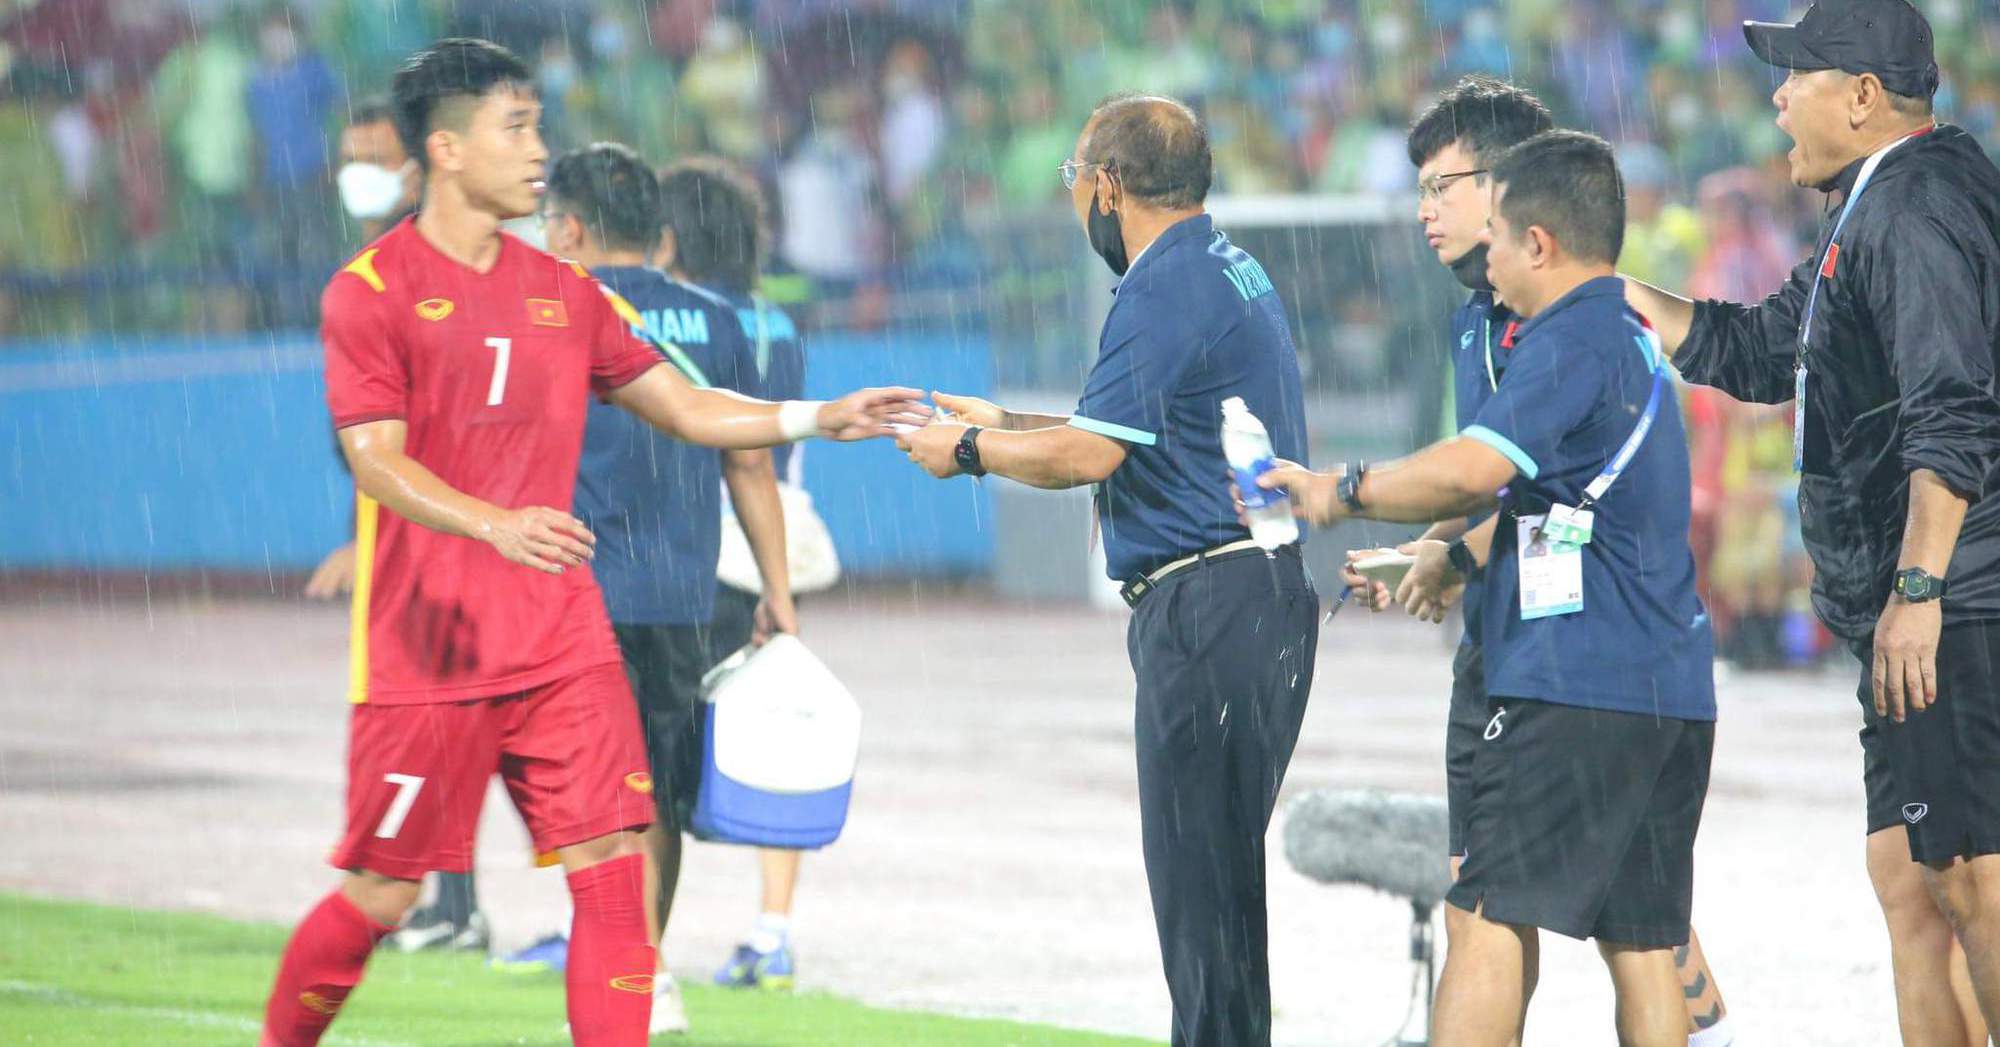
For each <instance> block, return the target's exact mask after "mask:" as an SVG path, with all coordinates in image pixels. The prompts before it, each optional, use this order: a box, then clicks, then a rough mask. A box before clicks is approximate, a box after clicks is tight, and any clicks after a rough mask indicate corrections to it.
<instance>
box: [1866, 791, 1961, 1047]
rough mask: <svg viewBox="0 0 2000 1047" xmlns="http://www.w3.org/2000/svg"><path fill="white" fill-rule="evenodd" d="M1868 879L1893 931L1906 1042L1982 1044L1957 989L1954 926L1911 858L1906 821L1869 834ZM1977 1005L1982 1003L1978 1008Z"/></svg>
mask: <svg viewBox="0 0 2000 1047" xmlns="http://www.w3.org/2000/svg"><path fill="white" fill-rule="evenodd" d="M1868 880H1869V882H1870V883H1872V884H1874V886H1875V900H1876V901H1877V902H1879V903H1880V904H1881V906H1882V919H1883V921H1884V922H1885V923H1886V924H1887V925H1888V929H1889V967H1890V970H1891V972H1892V973H1893V977H1894V979H1895V986H1896V1025H1897V1028H1898V1029H1899V1030H1900V1031H1901V1033H1902V1037H1903V1042H1904V1043H1905V1044H1910V1045H1912V1047H1928V1045H1930V1044H1976V1043H1979V1042H1981V1041H1979V1040H1974V1039H1973V1038H1972V1031H1971V1030H1970V1029H1968V1028H1967V1027H1966V1022H1965V1011H1964V1010H1963V1009H1962V1008H1961V1005H1960V1002H1959V998H1958V996H1957V994H1955V993H1953V992H1952V987H1951V943H1952V933H1951V924H1950V923H1949V922H1948V921H1947V920H1946V919H1945V916H1944V910H1943V909H1941V908H1939V906H1938V903H1937V901H1936V899H1934V898H1932V897H1931V894H1930V891H1929V890H1928V889H1927V888H1926V887H1925V886H1924V876H1923V866H1921V865H1918V864H1917V863H1916V862H1913V861H1911V860H1910V842H1909V836H1908V835H1907V834H1906V833H1905V832H1904V830H1903V827H1902V826H1900V825H1896V826H1891V827H1890V828H1887V829H1883V830H1881V831H1880V832H1875V833H1870V834H1869V836H1868ZM1975 1009H1976V1007H1975Z"/></svg>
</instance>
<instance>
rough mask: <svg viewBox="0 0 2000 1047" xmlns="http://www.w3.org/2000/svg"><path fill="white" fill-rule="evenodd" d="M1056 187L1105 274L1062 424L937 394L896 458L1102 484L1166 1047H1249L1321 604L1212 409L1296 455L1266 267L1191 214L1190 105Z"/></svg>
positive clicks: (1300, 405) (1099, 123) (1144, 107)
mask: <svg viewBox="0 0 2000 1047" xmlns="http://www.w3.org/2000/svg"><path fill="white" fill-rule="evenodd" d="M1051 160H1053V158H1051ZM1060 169H1061V173H1062V177H1063V181H1064V184H1065V186H1067V187H1068V188H1069V190H1070V194H1071V200H1072V202H1073V204H1074V205H1075V207H1076V211H1077V217H1078V219H1079V220H1080V221H1081V222H1082V224H1083V226H1084V229H1085V232H1086V233H1087V235H1088V237H1089V240H1090V244H1091V247H1092V248H1093V249H1094V250H1096V252H1097V253H1098V255H1099V256H1100V257H1102V258H1103V259H1104V261H1105V262H1106V264H1108V265H1109V266H1110V267H1111V269H1112V271H1113V272H1115V273H1117V274H1119V275H1120V276H1123V277H1124V280H1123V282H1121V283H1120V284H1119V285H1118V292H1117V300H1116V302H1115V303H1114V304H1113V305H1112V307H1111V313H1110V315H1109V316H1108V317H1106V318H1105V322H1104V330H1103V333H1102V335H1101V336H1100V338H1099V342H1098V352H1097V364H1096V366H1095V367H1094V368H1093V369H1092V370H1091V373H1090V377H1089V379H1088V380H1087V381H1086V383H1085V388H1084V393H1083V399H1082V402H1081V403H1079V404H1078V406H1077V411H1076V414H1075V415H1073V416H1071V417H1069V418H1057V417H1050V416H1036V415H1018V414H1014V413H1012V412H1008V411H1004V410H1002V409H1001V408H999V407H996V406H994V405H992V404H989V403H985V402H984V401H974V400H967V399H965V398H960V397H941V398H940V402H946V403H950V404H952V405H954V406H955V407H957V408H958V410H959V414H960V419H959V423H933V424H931V425H929V426H927V427H925V428H923V429H919V430H916V431H914V432H911V433H908V434H906V435H904V436H903V437H901V438H900V441H899V443H900V445H901V446H902V447H903V448H904V449H905V450H907V451H908V452H909V454H910V457H911V459H912V460H914V461H916V462H918V463H919V464H921V465H922V466H923V467H924V468H925V469H927V470H928V471H929V472H931V473H932V474H933V475H936V476H939V477H945V476H952V475H956V474H957V473H959V472H967V473H971V474H973V475H979V474H981V473H985V472H992V473H996V474H998V475H1001V476H1005V477H1008V478H1010V479H1013V480H1018V481H1020V482H1022V483H1027V484H1032V485H1034V486H1037V487H1047V488H1063V487H1075V486H1078V485H1081V484H1097V485H1098V497H1097V515H1098V519H1099V521H1100V523H1101V524H1102V527H1103V536H1104V545H1105V554H1106V558H1107V560H1108V562H1109V568H1110V574H1111V576H1112V578H1114V579H1116V580H1118V581H1121V582H1124V583H1126V584H1125V589H1124V591H1125V598H1126V600H1127V602H1129V603H1130V604H1131V605H1132V607H1133V615H1132V623H1131V626H1130V629H1129V631H1128V633H1127V641H1126V646H1127V650H1128V653H1129V655H1130V657H1131V659H1132V667H1133V670H1134V672H1135V674H1136V675H1137V677H1138V701H1137V724H1136V735H1137V738H1136V742H1137V749H1138V762H1139V816H1140V823H1141V830H1142V837H1143V840H1144V847H1145V857H1146V878H1147V882H1148V884H1149V885H1150V886H1151V888H1152V896H1153V915H1154V920H1155V922H1156V923H1157V925H1158V930H1159V936H1160V953H1161V957H1162V960H1163V961H1164V964H1165V967H1166V975H1167V987H1168V990H1169V993H1170V994H1171V996H1172V997H1173V1003H1174V1016H1173V1042H1174V1043H1175V1044H1177V1045H1187V1044H1201V1045H1204V1047H1208V1045H1219V1044H1256V1045H1261V1044H1268V1043H1269V1042H1270V1039H1271V987H1270V970H1269V966H1268V963H1267V957H1266V952H1267V950H1266V927H1265V911H1264V864H1265V857H1264V833H1265V830H1266V829H1268V828H1269V826H1270V821H1271V809H1272V805H1273V804H1274V803H1275V802H1276V800H1277V795H1278V786H1279V784H1280V783H1282V782H1283V780H1284V776H1285V768H1286V766H1287V765H1288V764H1289V763H1290V762H1291V757H1292V748H1293V746H1294V745H1295V744H1296V743H1297V741H1298V734H1299V721H1300V719H1301V717H1303V716H1304V714H1305V705H1306V695H1307V692H1308V691H1310V690H1311V688H1312V676H1313V662H1314V653H1315V647H1316V645H1317V643H1318V631H1319V624H1318V620H1317V619H1318V613H1317V612H1318V603H1319V600H1318V597H1317V596H1316V595H1315V594H1314V592H1313V588H1312V582H1311V580H1310V579H1309V578H1308V577H1307V576H1306V571H1305V567H1304V564H1303V563H1302V562H1301V560H1300V556H1299V549H1298V546H1297V545H1296V544H1293V545H1289V546H1285V547H1282V548H1280V549H1277V550H1275V551H1273V552H1271V553H1266V552H1265V551H1264V550H1263V549H1260V548H1258V547H1257V546H1256V545H1255V544H1254V543H1252V542H1251V541H1250V540H1249V537H1250V536H1249V532H1248V531H1247V530H1246V529H1245V528H1244V526H1243V525H1242V523H1241V522H1240V521H1238V520H1237V518H1236V510H1235V507H1234V505H1233V504H1232V502H1231V499H1230V495H1229V486H1228V479H1227V478H1228V467H1227V465H1226V464H1225V462H1224V459H1223V455H1222V437H1221V427H1222V402H1223V401H1224V400H1226V399H1228V398H1230V397H1242V398H1243V400H1244V402H1245V404H1246V405H1247V406H1248V407H1249V408H1250V411H1251V413H1253V414H1255V415H1256V416H1257V417H1258V418H1259V419H1261V420H1262V421H1263V423H1264V425H1265V427H1266V428H1267V429H1268V430H1269V431H1270V434H1271V442H1272V445H1273V446H1274V448H1275V449H1276V451H1277V453H1278V454H1279V455H1282V456H1287V457H1293V458H1297V457H1299V456H1301V455H1303V454H1304V452H1305V425H1304V411H1305V407H1304V396H1303V394H1302V392H1301V382H1300V377H1299V365H1298V356H1297V354H1296V352H1295V350H1294V349H1293V347H1292V338H1291V334H1290V332H1289V331H1288V330H1287V328H1286V326H1285V309H1284V305H1283V303H1281V302H1280V301H1279V299H1278V295H1277V292H1276V290H1275V289H1274V288H1273V287H1272V286H1271V281H1270V278H1269V277H1268V276H1267V275H1266V274H1265V272H1264V269H1263V267H1262V266H1260V265H1259V264H1257V260H1256V259H1254V258H1252V257H1250V256H1249V255H1248V254H1245V253H1244V252H1243V251H1242V250H1241V249H1239V248H1237V247H1235V246H1234V245H1232V244H1231V243H1230V242H1229V238H1228V237H1226V236H1224V235H1223V234H1222V233H1220V232H1218V231H1216V229H1215V227H1214V224H1213V223H1212V222H1211V221H1210V219H1209V217H1208V215H1207V214H1206V213H1205V212H1203V210H1202V201H1203V199H1204V198H1205V197H1206V196H1207V194H1208V186H1209V181H1210V176H1211V173H1212V164H1211V161H1210V158H1209V149H1208V137H1207V132H1206V130H1205V129H1204V128H1203V127H1202V125H1201V123H1200V121H1199V120H1198V119H1197V118H1196V117H1195V114H1194V113H1193V111H1191V110H1189V109H1188V107H1187V106H1185V105H1183V104H1181V103H1179V102H1176V101H1172V100H1170V99H1165V98H1154V97H1139V96H1124V97H1118V98H1113V99H1111V100H1109V101H1106V102H1105V103H1103V104H1102V105H1100V106H1098V108H1097V110H1096V112H1094V113H1092V114H1091V117H1090V120H1089V122H1088V123H1086V124H1085V125H1084V128H1083V133H1082V135H1081V136H1080V137H1079V138H1078V141H1077V146H1076V152H1075V154H1074V155H1073V156H1071V158H1070V159H1069V160H1068V161H1066V162H1064V163H1063V164H1062V165H1061V168H1060ZM964 423H969V424H964ZM1077 540H1078V541H1082V540H1083V536H1082V535H1078V536H1077Z"/></svg>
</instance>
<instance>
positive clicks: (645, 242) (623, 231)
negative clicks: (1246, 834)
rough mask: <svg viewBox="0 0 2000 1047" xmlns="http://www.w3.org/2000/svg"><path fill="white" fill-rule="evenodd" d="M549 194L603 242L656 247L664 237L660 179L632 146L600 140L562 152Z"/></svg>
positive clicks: (613, 247)
mask: <svg viewBox="0 0 2000 1047" xmlns="http://www.w3.org/2000/svg"><path fill="white" fill-rule="evenodd" d="M549 199H550V201H551V202H552V203H554V204H555V205H556V207H557V208H558V209H560V210H563V211H567V212H568V213H570V214H573V215H575V216H576V217H577V218H578V219H579V220H581V221H582V222H583V226H584V228H585V229H588V230H589V231H590V238H591V239H592V240H595V241H596V242H597V243H598V245H599V246H601V247H605V248H608V249H610V250H614V251H651V250H652V249H653V246H654V245H655V244H658V243H659V242H660V180H659V179H658V178H656V177H655V176H654V175H653V169H652V168H650V167H647V166H646V161H644V160H641V159H640V158H639V154H638V153H636V152H634V151H633V150H632V147H631V146H627V145H620V144H619V143H617V142H597V143H594V144H591V145H587V146H584V147H583V148H582V149H572V150H570V151H569V152H567V153H564V154H563V155H561V156H559V157H557V158H556V162H555V163H554V164H553V165H551V166H550V168H549Z"/></svg>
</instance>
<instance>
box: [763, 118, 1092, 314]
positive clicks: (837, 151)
mask: <svg viewBox="0 0 2000 1047" xmlns="http://www.w3.org/2000/svg"><path fill="white" fill-rule="evenodd" d="M862 106H863V99H862V87H861V85H860V84H859V83H858V82H845V83H839V84H834V85H831V86H828V87H824V88H821V89H820V90H819V91H818V92H817V93H816V94H814V95H813V100H812V113H813V121H812V126H811V127H810V129H808V130H807V131H806V133H805V136H804V137H803V138H802V139H800V141H799V143H798V145H797V147H796V148H794V149H793V151H792V155H791V156H790V157H789V158H788V159H787V160H786V161H785V162H784V164H783V165H782V166H781V167H780V168H779V170H778V193H779V196H780V197H781V198H782V200H783V206H784V213H785V230H784V240H783V242H782V244H781V249H782V251H783V253H784V257H785V260H786V261H787V262H789V263H790V264H791V265H792V266H793V267H794V268H796V269H798V270H799V271H800V272H802V273H805V274H806V275H807V276H810V277H812V278H813V279H814V281H815V282H817V283H819V284H821V285H822V286H824V287H826V288H828V289H830V290H832V291H834V292H836V293H837V292H839V291H842V290H848V291H851V290H854V289H856V288H857V287H859V286H860V285H861V284H862V283H863V282H864V281H866V280H868V279H870V278H872V277H874V276H876V275H877V267H878V265H879V263H880V261H881V256H880V254H879V248H880V246H881V235H880V230H879V228H878V226H877V225H876V224H875V223H874V222H873V221H872V220H871V216H872V215H874V214H876V213H878V212H877V211H876V209H875V206H874V203H875V198H876V195H877V191H878V186H877V184H876V181H875V162H874V159H873V158H872V157H871V156H869V154H868V151H867V149H866V147H865V146H864V145H863V142H862V138H861V135H860V133H859V130H858V128H857V126H856V125H857V124H858V123H859V122H860V120H861V119H862V117H863V109H862ZM1051 177H1054V176H1053V175H1051Z"/></svg>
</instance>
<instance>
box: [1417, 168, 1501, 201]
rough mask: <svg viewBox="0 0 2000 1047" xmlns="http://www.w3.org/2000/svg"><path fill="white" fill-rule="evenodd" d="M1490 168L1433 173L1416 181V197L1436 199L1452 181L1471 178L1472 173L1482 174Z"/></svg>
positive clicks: (1425, 199) (1428, 199)
mask: <svg viewBox="0 0 2000 1047" xmlns="http://www.w3.org/2000/svg"><path fill="white" fill-rule="evenodd" d="M1490 170H1491V168H1486V167H1477V168H1474V169H1472V170H1470V171H1453V172H1451V173H1449V174H1434V175H1432V176H1430V177H1429V178H1426V179H1424V180H1423V181H1421V182H1418V183H1417V198H1418V199H1420V200H1423V201H1425V202H1429V201H1433V200H1437V199H1439V198H1441V197H1443V196H1444V191H1445V190H1446V189H1449V188H1451V186H1452V183H1454V182H1456V181H1458V180H1459V179H1461V178H1471V177H1472V176H1473V175H1483V174H1486V173H1487V172H1488V171H1490Z"/></svg>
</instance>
